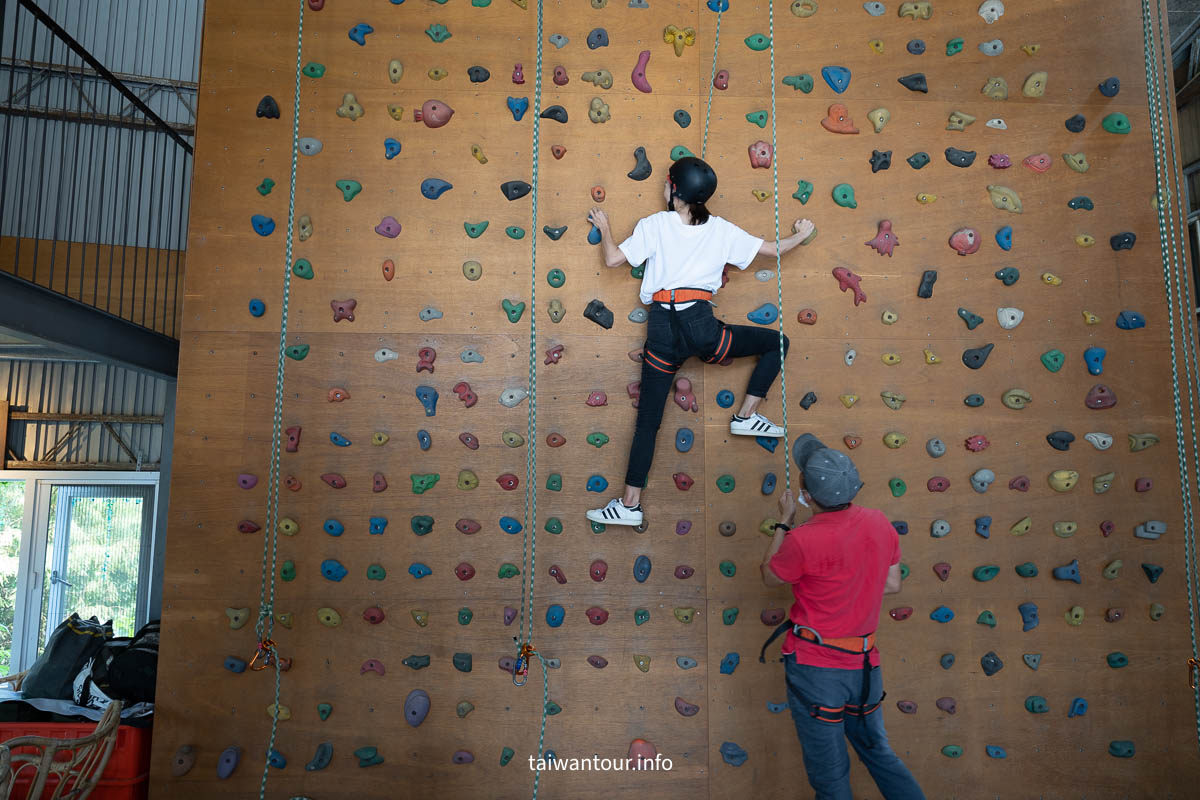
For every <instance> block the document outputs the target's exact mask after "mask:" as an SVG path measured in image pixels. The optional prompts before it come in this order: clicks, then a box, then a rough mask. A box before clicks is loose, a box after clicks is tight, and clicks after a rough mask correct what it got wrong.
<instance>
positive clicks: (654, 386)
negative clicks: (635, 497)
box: [625, 301, 789, 488]
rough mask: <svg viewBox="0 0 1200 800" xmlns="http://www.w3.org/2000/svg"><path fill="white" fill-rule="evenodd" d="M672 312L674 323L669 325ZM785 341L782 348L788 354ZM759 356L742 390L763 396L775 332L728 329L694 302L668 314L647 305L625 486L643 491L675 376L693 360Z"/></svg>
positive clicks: (774, 368) (772, 372)
mask: <svg viewBox="0 0 1200 800" xmlns="http://www.w3.org/2000/svg"><path fill="white" fill-rule="evenodd" d="M672 313H674V317H675V319H674V321H673V323H672V319H671V317H672ZM788 345H789V341H788V337H786V336H784V337H783V349H784V351H785V352H786V350H787V349H788ZM753 355H757V356H759V359H758V363H757V364H756V365H755V367H754V372H752V373H751V374H750V381H749V383H748V384H747V386H746V394H751V395H754V396H756V397H766V396H767V390H768V389H770V388H771V384H772V383H774V381H775V376H776V375H778V374H779V367H780V364H781V363H782V362H781V361H780V358H779V331H777V330H772V329H771V328H762V327H759V326H756V325H726V324H725V323H724V322H721V321H720V320H718V319H717V318H716V317H714V316H713V312H712V306H711V305H710V304H709V303H707V302H704V301H697V302H695V303H693V304H692V306H691V307H690V308H686V309H684V310H683V311H676V312H671V311H669V310H667V309H665V308H663V307H662V306H660V305H659V304H658V303H654V304H652V305H651V306H650V318H649V320H647V322H646V344H645V348H644V350H643V357H642V387H641V394H640V395H639V398H638V409H637V412H638V413H637V424H636V426H635V427H634V432H633V445H632V446H631V447H630V448H629V467H628V468H627V469H626V471H625V483H626V484H627V485H629V486H636V487H638V488H645V486H646V476H647V475H648V474H649V472H650V464H651V463H652V462H653V461H654V442H655V439H656V438H657V437H658V428H659V426H660V425H662V417H663V408H664V407H665V406H666V403H667V397H668V396H669V395H670V394H671V385H672V383H674V381H675V373H676V371H677V370H678V369H679V368H680V367H681V366H683V362H685V361H687V360H688V358H690V357H691V356H699V357H700V358H703V359H704V360H705V361H708V362H709V363H716V362H718V361H722V360H724V359H725V358H726V357H732V358H741V357H742V356H753Z"/></svg>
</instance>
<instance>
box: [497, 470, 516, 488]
mask: <svg viewBox="0 0 1200 800" xmlns="http://www.w3.org/2000/svg"><path fill="white" fill-rule="evenodd" d="M496 483H498V484H500V488H501V489H503V490H504V491H506V492H511V491H512V490H513V489H515V488H517V485H518V484H519V483H520V481H519V480H517V476H516V475H513V474H512V473H511V472H506V473H504V474H503V475H501V476H500V477H499V478H496Z"/></svg>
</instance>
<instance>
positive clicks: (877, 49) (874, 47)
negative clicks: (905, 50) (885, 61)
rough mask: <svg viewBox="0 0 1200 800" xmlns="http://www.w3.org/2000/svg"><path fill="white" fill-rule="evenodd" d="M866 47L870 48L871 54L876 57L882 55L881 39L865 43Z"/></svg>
mask: <svg viewBox="0 0 1200 800" xmlns="http://www.w3.org/2000/svg"><path fill="white" fill-rule="evenodd" d="M867 47H869V48H871V51H872V52H873V53H876V54H877V55H883V40H882V39H872V40H871V41H869V42H867Z"/></svg>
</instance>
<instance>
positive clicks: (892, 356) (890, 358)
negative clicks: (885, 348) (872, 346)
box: [880, 353, 900, 367]
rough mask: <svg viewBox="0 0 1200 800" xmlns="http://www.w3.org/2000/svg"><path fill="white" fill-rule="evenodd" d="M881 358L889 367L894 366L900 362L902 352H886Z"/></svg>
mask: <svg viewBox="0 0 1200 800" xmlns="http://www.w3.org/2000/svg"><path fill="white" fill-rule="evenodd" d="M880 360H882V361H883V363H885V364H887V365H888V366H889V367H894V366H896V365H897V364H899V363H900V354H899V353H884V354H883V355H882V356H880Z"/></svg>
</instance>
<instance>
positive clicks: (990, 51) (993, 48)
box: [979, 39, 1004, 56]
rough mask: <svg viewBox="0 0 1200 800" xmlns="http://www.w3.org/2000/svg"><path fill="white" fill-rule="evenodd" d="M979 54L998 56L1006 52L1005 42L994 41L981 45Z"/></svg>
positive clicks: (981, 43)
mask: <svg viewBox="0 0 1200 800" xmlns="http://www.w3.org/2000/svg"><path fill="white" fill-rule="evenodd" d="M979 52H981V53H983V54H984V55H985V56H998V55H1000V54H1001V53H1003V52H1004V42H1002V41H1000V40H999V39H992V40H991V41H988V42H980V43H979Z"/></svg>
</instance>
